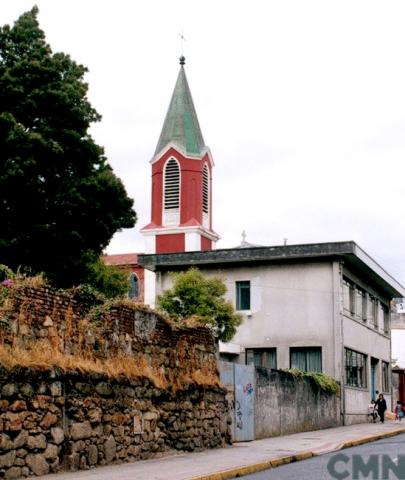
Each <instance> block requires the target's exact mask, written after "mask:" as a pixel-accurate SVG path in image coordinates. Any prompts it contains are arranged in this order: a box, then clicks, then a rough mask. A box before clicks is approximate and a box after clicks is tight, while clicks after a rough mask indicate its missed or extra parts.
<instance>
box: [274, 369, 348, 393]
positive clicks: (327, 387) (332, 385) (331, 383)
mask: <svg viewBox="0 0 405 480" xmlns="http://www.w3.org/2000/svg"><path fill="white" fill-rule="evenodd" d="M282 371H283V372H285V373H287V374H289V375H292V376H293V377H294V378H297V379H300V378H301V379H304V378H308V379H310V380H311V381H312V382H313V383H314V384H315V385H316V386H317V387H318V388H319V389H320V390H322V391H323V392H326V393H338V392H339V389H340V386H339V383H338V382H337V381H336V380H335V379H334V378H332V377H330V376H329V375H326V374H325V373H320V372H303V371H302V370H298V368H288V369H283V370H282Z"/></svg>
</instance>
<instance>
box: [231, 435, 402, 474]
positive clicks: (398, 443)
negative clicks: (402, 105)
mask: <svg viewBox="0 0 405 480" xmlns="http://www.w3.org/2000/svg"><path fill="white" fill-rule="evenodd" d="M400 454H401V455H404V456H405V434H402V435H398V436H396V437H391V438H386V439H384V440H379V441H377V442H373V443H367V444H365V445H361V446H358V447H353V448H348V449H345V450H341V451H339V452H334V453H328V454H325V455H321V456H319V457H314V458H310V459H308V460H303V461H301V462H295V463H290V464H288V465H283V466H281V467H277V468H273V469H270V470H265V471H263V472H259V473H255V474H252V475H246V476H244V477H243V479H244V480H297V479H303V478H308V479H311V480H331V479H334V478H345V479H347V480H350V479H352V478H356V477H355V476H353V455H360V456H361V457H362V459H363V461H364V462H367V461H368V460H369V458H370V455H377V459H376V462H377V464H378V468H379V470H378V471H379V473H378V476H376V477H375V476H373V475H372V474H371V472H370V474H369V475H367V476H362V475H360V476H358V477H357V478H377V479H382V478H384V479H385V478H387V479H389V480H391V479H398V478H402V479H405V468H402V469H401V471H402V474H401V475H400V476H396V475H395V474H394V473H392V472H391V473H390V475H389V476H388V477H385V476H383V475H382V472H381V468H382V461H383V460H382V455H389V456H390V457H391V460H393V461H394V463H395V464H398V455H400ZM336 455H345V456H346V457H348V459H349V461H348V463H347V464H345V463H344V462H343V461H339V462H337V463H336V465H335V470H336V471H337V473H340V474H341V475H340V476H338V475H335V476H334V475H332V474H331V473H329V472H328V468H327V466H328V463H329V462H331V459H333V457H335V458H343V457H336ZM343 460H347V458H343ZM354 462H355V463H356V462H357V460H355V461H354ZM404 466H405V462H404ZM330 468H332V464H331V463H330ZM346 471H347V472H349V476H346V477H343V476H342V474H344V473H345V472H346ZM238 478H240V477H238Z"/></svg>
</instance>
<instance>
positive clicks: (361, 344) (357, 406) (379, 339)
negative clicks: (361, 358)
mask: <svg viewBox="0 0 405 480" xmlns="http://www.w3.org/2000/svg"><path fill="white" fill-rule="evenodd" d="M383 331H384V326H383V325H381V324H380V325H379V328H378V330H376V329H374V327H373V326H371V325H368V324H363V323H361V322H359V321H356V320H352V319H351V318H348V317H347V316H345V315H344V316H343V341H344V347H347V348H350V349H352V350H355V351H357V352H360V353H363V354H366V355H367V387H366V388H356V387H349V386H346V387H345V398H344V402H345V412H346V419H345V423H346V424H350V423H357V422H359V421H362V420H363V417H364V413H365V412H366V411H367V405H368V404H369V403H370V400H371V399H372V398H375V397H376V393H375V391H372V381H371V357H373V358H375V359H377V360H378V364H377V368H376V384H375V389H376V390H378V391H379V392H380V393H383V394H384V397H385V399H386V402H387V407H388V409H391V407H392V405H391V387H390V389H389V391H388V392H384V391H383V390H382V382H381V381H382V369H381V364H382V362H383V361H384V362H387V363H388V364H389V365H390V364H391V341H390V338H389V336H387V335H384V334H383ZM389 377H390V378H391V375H389Z"/></svg>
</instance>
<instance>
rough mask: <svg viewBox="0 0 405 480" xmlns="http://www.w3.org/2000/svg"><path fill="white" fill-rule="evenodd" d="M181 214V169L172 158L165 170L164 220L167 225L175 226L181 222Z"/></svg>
mask: <svg viewBox="0 0 405 480" xmlns="http://www.w3.org/2000/svg"><path fill="white" fill-rule="evenodd" d="M179 212H180V167H179V164H178V163H177V161H176V160H175V159H174V158H171V159H170V160H169V161H168V162H167V164H166V168H165V183H164V219H163V222H164V224H165V225H174V224H177V223H178V222H179Z"/></svg>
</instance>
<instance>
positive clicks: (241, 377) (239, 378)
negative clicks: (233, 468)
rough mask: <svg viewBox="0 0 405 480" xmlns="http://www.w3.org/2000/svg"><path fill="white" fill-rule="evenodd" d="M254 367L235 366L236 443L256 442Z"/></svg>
mask: <svg viewBox="0 0 405 480" xmlns="http://www.w3.org/2000/svg"><path fill="white" fill-rule="evenodd" d="M254 368H255V367H254V365H240V364H238V363H235V364H234V375H235V441H236V442H247V441H250V440H254V436H255V429H254V403H255V398H254V397H255V385H254V372H255V370H254Z"/></svg>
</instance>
